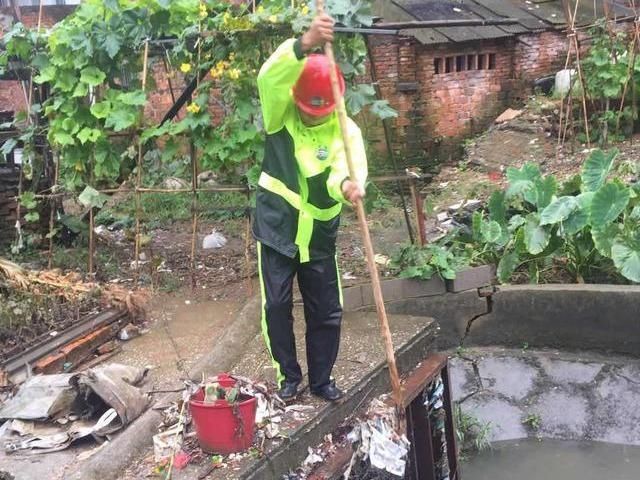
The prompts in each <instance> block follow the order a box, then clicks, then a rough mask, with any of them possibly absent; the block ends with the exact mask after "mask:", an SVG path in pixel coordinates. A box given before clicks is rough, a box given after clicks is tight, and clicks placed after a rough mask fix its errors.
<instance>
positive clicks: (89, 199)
mask: <svg viewBox="0 0 640 480" xmlns="http://www.w3.org/2000/svg"><path fill="white" fill-rule="evenodd" d="M107 200H109V197H107V196H106V195H105V194H104V193H100V192H98V191H97V190H96V189H95V188H93V187H91V186H89V185H87V186H86V187H85V189H84V190H83V191H82V193H81V194H80V195H79V196H78V201H79V202H80V203H82V204H83V205H84V206H85V207H88V208H102V206H103V205H104V204H105V202H106V201H107Z"/></svg>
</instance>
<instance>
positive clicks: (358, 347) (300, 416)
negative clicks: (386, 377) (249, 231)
mask: <svg viewBox="0 0 640 480" xmlns="http://www.w3.org/2000/svg"><path fill="white" fill-rule="evenodd" d="M294 315H295V318H296V322H295V332H296V340H297V342H296V343H297V346H298V359H299V361H300V365H301V367H302V371H303V372H306V371H307V367H306V358H305V350H304V320H303V314H302V309H301V308H296V309H295V311H294ZM389 320H390V324H391V330H392V337H393V341H394V346H395V347H396V348H398V347H400V346H401V345H403V344H404V343H406V342H407V341H408V340H410V339H411V338H413V337H414V336H415V335H416V334H417V333H419V332H420V331H422V330H424V328H425V327H426V326H427V325H430V324H431V323H432V320H429V319H426V318H424V317H411V316H399V315H395V316H393V315H392V316H390V317H389ZM384 358H385V357H384V350H383V346H382V341H381V339H380V329H379V326H378V320H377V317H376V314H375V313H371V312H354V313H346V314H345V317H344V321H343V331H342V339H341V345H340V353H339V355H338V360H337V363H336V366H335V369H334V374H333V375H334V377H335V379H336V382H337V384H338V385H339V386H340V387H341V388H343V389H345V390H347V391H348V390H349V389H351V388H353V387H354V386H355V385H356V384H357V383H358V382H359V381H361V380H362V379H363V378H365V377H366V376H367V375H369V374H371V372H372V371H373V370H374V369H375V368H376V367H377V366H378V365H380V364H381V363H382V362H384ZM210 373H212V374H214V373H218V372H210ZM231 373H235V374H238V375H243V376H247V377H250V378H252V379H255V380H263V381H267V382H271V383H273V381H274V379H275V373H274V371H273V367H272V366H271V361H270V358H269V355H268V352H267V349H266V346H265V344H264V341H263V339H262V337H261V336H260V335H258V336H256V338H254V340H253V341H252V342H250V343H249V344H248V345H247V346H246V351H245V353H244V355H243V357H242V358H241V359H240V361H239V362H238V363H237V364H236V366H235V367H234V368H233V369H232V372H231ZM305 387H306V382H305V385H304V386H303V388H305ZM295 404H297V405H303V406H304V407H303V408H305V410H301V411H292V412H288V413H285V414H283V415H282V419H281V422H280V424H279V425H280V434H281V435H280V436H279V437H278V438H276V439H274V441H273V442H267V443H266V444H265V451H266V452H267V455H268V454H269V452H270V451H273V450H274V449H276V448H277V447H278V446H279V445H281V444H282V443H283V442H284V443H286V442H287V441H288V440H287V439H288V437H290V436H293V434H294V432H296V431H297V430H298V429H300V428H306V426H307V425H309V424H312V423H313V421H314V417H315V415H317V414H318V413H319V412H320V411H321V408H322V407H323V406H324V404H325V402H323V401H322V400H319V399H317V398H315V397H313V396H311V395H310V394H309V391H308V389H307V390H306V391H305V392H304V393H303V394H302V395H301V396H300V397H299V398H298V400H297V401H296V402H295ZM308 406H310V407H312V408H311V409H306V407H308ZM209 458H210V456H205V457H204V458H201V459H200V462H199V463H197V464H193V465H189V466H188V467H187V468H186V469H184V470H182V471H177V472H176V473H175V475H174V476H173V478H174V479H175V480H187V479H193V478H198V475H199V473H200V472H202V471H203V470H204V469H206V465H207V463H208V461H209ZM252 461H253V459H252V457H251V456H250V455H244V456H242V457H240V458H238V459H237V460H231V461H229V462H228V463H227V466H226V468H221V469H217V470H215V471H214V472H213V473H212V474H211V475H209V476H207V477H206V478H208V479H216V480H217V479H228V478H237V476H238V475H240V472H241V471H242V470H243V469H245V468H247V467H248V466H249V465H250V464H251V462H252ZM153 467H154V461H153V452H152V450H151V449H149V450H148V451H147V453H146V454H145V455H144V456H143V457H142V458H140V459H138V461H136V462H135V463H134V465H132V466H131V468H130V469H128V471H127V472H126V474H125V475H123V477H122V479H123V480H133V479H144V478H147V476H148V475H149V473H150V472H151V471H152V470H153Z"/></svg>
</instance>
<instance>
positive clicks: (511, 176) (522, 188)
mask: <svg viewBox="0 0 640 480" xmlns="http://www.w3.org/2000/svg"><path fill="white" fill-rule="evenodd" d="M539 178H540V169H539V168H538V166H537V165H536V164H534V163H526V164H525V165H524V166H523V167H522V168H520V169H518V168H514V167H509V168H507V179H508V180H509V187H508V188H507V198H510V197H513V196H516V195H522V194H524V193H525V192H527V191H528V190H529V189H531V188H533V186H534V182H535V181H536V180H537V179H539Z"/></svg>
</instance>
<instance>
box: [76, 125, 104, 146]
mask: <svg viewBox="0 0 640 480" xmlns="http://www.w3.org/2000/svg"><path fill="white" fill-rule="evenodd" d="M100 135H101V132H100V130H98V129H97V128H89V127H84V128H83V129H82V130H80V131H79V132H78V135H77V137H78V140H80V143H81V144H83V145H84V144H85V143H87V142H91V143H95V142H96V140H98V138H100Z"/></svg>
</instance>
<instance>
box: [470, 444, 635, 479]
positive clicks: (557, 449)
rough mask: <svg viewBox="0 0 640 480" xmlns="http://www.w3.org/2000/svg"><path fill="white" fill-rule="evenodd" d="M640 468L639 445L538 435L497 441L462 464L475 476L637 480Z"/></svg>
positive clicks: (476, 477)
mask: <svg viewBox="0 0 640 480" xmlns="http://www.w3.org/2000/svg"><path fill="white" fill-rule="evenodd" d="M638 472H640V447H637V446H628V445H619V444H611V443H602V442H575V441H566V440H538V439H525V440H517V441H509V442H499V443H496V444H494V445H493V446H492V448H491V449H490V450H486V451H484V452H481V453H480V454H478V455H474V456H473V457H471V458H469V460H468V461H467V462H466V463H464V464H463V466H462V473H463V476H464V478H469V479H473V480H513V479H518V480H539V479H541V478H562V479H563V480H602V479H604V478H608V479H613V480H637V478H638Z"/></svg>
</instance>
